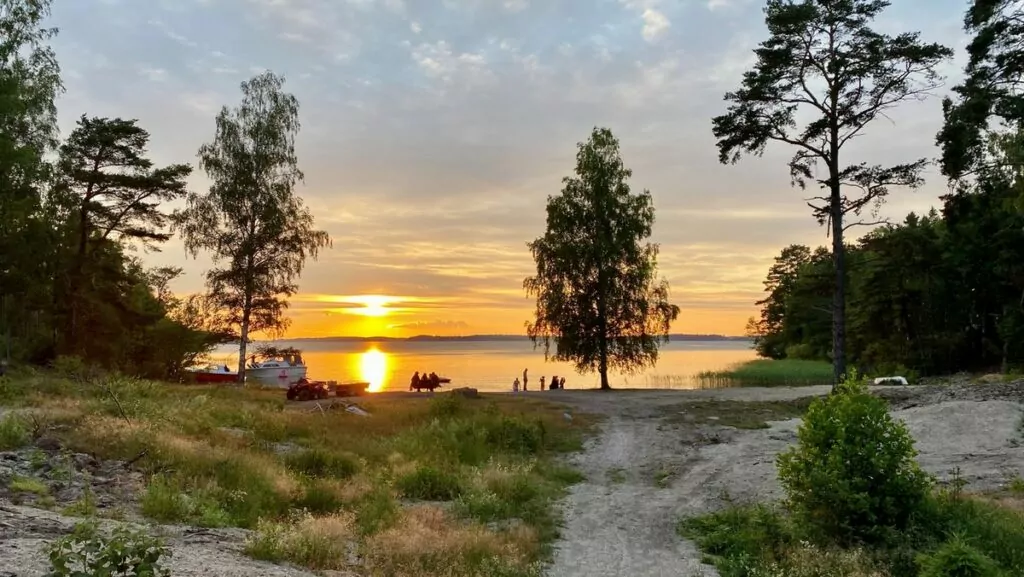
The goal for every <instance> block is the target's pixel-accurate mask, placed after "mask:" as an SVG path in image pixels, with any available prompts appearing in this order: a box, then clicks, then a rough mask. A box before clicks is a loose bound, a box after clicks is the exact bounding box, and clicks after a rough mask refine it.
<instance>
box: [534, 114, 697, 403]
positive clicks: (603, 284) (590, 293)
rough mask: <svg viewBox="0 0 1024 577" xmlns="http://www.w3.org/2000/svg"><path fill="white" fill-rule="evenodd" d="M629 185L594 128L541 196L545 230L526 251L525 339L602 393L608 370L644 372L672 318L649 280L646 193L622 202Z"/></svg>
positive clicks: (651, 261) (626, 172)
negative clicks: (531, 306)
mask: <svg viewBox="0 0 1024 577" xmlns="http://www.w3.org/2000/svg"><path fill="white" fill-rule="evenodd" d="M630 176H632V171H631V170H630V169H628V168H626V167H625V165H624V164H623V161H622V158H621V156H620V154H619V142H618V140H616V138H615V137H614V136H613V135H612V133H611V131H610V130H608V129H607V128H595V129H594V131H593V133H592V134H591V136H590V139H589V140H587V141H586V142H581V143H580V144H579V150H578V152H577V154H576V175H575V176H571V177H566V178H565V179H564V180H563V184H564V186H563V188H562V192H561V194H559V195H557V196H549V197H548V203H547V230H546V232H545V233H544V235H543V236H541V237H540V238H538V239H536V240H534V241H533V242H531V243H529V247H530V251H531V252H532V253H533V258H534V260H535V262H536V265H537V274H536V276H532V277H529V278H527V279H526V280H525V281H524V287H525V288H526V291H527V293H528V294H529V295H531V296H534V297H536V299H537V306H536V312H535V318H534V321H533V322H531V323H528V324H527V333H528V334H529V335H530V338H532V339H533V341H534V343H535V344H543V346H544V352H545V356H546V357H549V358H554V359H557V360H565V361H571V362H573V363H575V365H576V368H577V370H578V371H581V372H593V371H596V372H598V373H599V374H600V376H601V388H602V389H608V388H610V384H609V381H608V370H609V369H610V368H614V369H618V370H620V371H625V372H632V371H635V370H638V369H641V368H643V367H646V366H649V365H652V364H653V363H654V362H655V361H656V360H657V358H658V346H659V344H660V343H662V342H667V339H668V331H669V326H670V324H671V322H672V321H674V320H675V319H676V318H677V317H678V315H679V307H677V306H675V305H673V304H671V303H670V302H669V286H668V282H667V281H664V280H659V279H658V278H657V276H656V275H657V256H658V245H656V244H653V243H651V242H649V241H648V238H649V237H650V236H651V230H652V227H653V226H654V203H653V201H652V199H651V194H650V193H649V192H647V191H644V192H642V193H640V194H634V193H632V192H631V191H630V187H629V184H628V183H627V180H628V179H629V177H630ZM552 344H554V352H553V354H552V352H551V345H552Z"/></svg>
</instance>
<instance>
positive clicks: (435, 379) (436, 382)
mask: <svg viewBox="0 0 1024 577" xmlns="http://www.w3.org/2000/svg"><path fill="white" fill-rule="evenodd" d="M430 386H431V387H433V388H435V389H436V388H437V387H439V386H441V377H439V376H437V373H435V372H433V371H431V372H430Z"/></svg>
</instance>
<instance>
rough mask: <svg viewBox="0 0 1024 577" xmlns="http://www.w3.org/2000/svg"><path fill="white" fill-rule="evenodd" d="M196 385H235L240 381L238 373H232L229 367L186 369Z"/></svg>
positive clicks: (209, 366)
mask: <svg viewBox="0 0 1024 577" xmlns="http://www.w3.org/2000/svg"><path fill="white" fill-rule="evenodd" d="M185 372H187V373H188V374H189V376H191V380H192V381H194V382H196V383H202V384H209V383H234V382H237V381H238V373H237V372H234V371H232V370H231V369H229V368H228V366H227V365H207V366H205V367H193V368H189V369H185Z"/></svg>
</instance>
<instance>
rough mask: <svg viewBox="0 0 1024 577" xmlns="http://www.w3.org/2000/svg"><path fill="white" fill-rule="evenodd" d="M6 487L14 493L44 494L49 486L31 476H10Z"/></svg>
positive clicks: (48, 489)
mask: <svg viewBox="0 0 1024 577" xmlns="http://www.w3.org/2000/svg"><path fill="white" fill-rule="evenodd" d="M7 488H8V489H10V490H11V491H12V492H15V493H32V494H33V495H40V496H42V495H46V494H47V493H49V492H50V488H49V487H48V486H47V485H46V483H44V482H42V481H40V480H39V479H35V478H32V477H17V476H15V477H11V481H10V483H8V485H7Z"/></svg>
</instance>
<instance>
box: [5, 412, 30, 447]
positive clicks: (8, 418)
mask: <svg viewBox="0 0 1024 577" xmlns="http://www.w3.org/2000/svg"><path fill="white" fill-rule="evenodd" d="M28 441H29V434H28V427H27V426H25V421H24V420H23V419H22V418H21V417H18V416H17V415H14V414H8V415H5V416H4V417H3V418H0V451H9V450H11V449H19V448H21V447H24V446H25V445H27V444H28Z"/></svg>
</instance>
